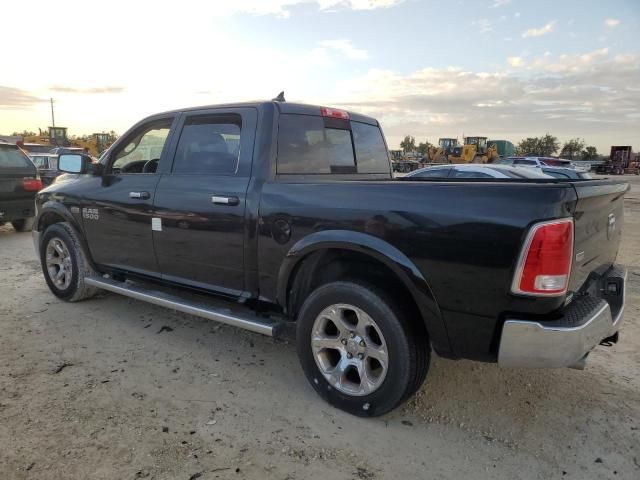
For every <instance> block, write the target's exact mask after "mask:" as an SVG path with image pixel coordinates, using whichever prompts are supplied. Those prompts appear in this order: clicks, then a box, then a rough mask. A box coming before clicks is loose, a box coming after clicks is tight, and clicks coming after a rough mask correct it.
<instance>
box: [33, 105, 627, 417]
mask: <svg viewBox="0 0 640 480" xmlns="http://www.w3.org/2000/svg"><path fill="white" fill-rule="evenodd" d="M58 167H59V168H60V169H61V170H63V171H66V172H68V173H73V174H75V175H66V176H65V178H64V180H62V181H61V180H58V181H56V182H55V183H54V184H53V185H52V186H49V187H48V188H46V189H45V190H43V191H41V192H40V193H39V194H38V196H37V213H38V214H37V219H36V223H35V226H34V230H33V234H34V242H35V246H36V249H37V250H38V252H39V257H40V261H41V263H42V269H43V272H44V276H45V279H46V282H47V284H48V286H49V288H50V289H51V291H52V292H53V293H54V294H55V295H56V296H58V297H60V298H62V299H64V300H68V301H77V300H81V299H85V298H88V297H90V296H92V295H93V294H94V293H95V292H96V291H97V290H99V289H103V290H108V291H111V292H116V293H119V294H123V295H127V296H129V297H133V298H136V299H140V300H143V301H147V302H152V303H155V304H157V305H163V306H165V307H168V308H172V309H175V310H179V311H182V312H187V313H190V314H193V315H198V316H201V317H205V318H209V319H212V320H216V321H219V322H223V323H226V324H230V325H235V326H237V327H241V328H246V329H249V330H251V331H254V332H258V333H263V334H267V335H273V336H277V335H292V334H293V333H294V332H295V336H296V346H297V353H298V356H299V359H300V362H301V364H302V367H303V370H304V372H305V374H306V376H307V378H308V380H309V382H310V384H311V386H312V387H313V388H314V389H315V390H316V391H317V392H318V394H320V395H321V396H322V397H323V398H324V399H326V400H327V401H328V402H330V403H331V404H333V405H335V406H337V407H339V408H342V409H344V410H346V411H348V412H351V413H353V414H356V415H362V416H371V415H380V414H382V413H384V412H387V411H389V410H391V409H393V408H394V407H396V406H397V405H399V404H400V403H401V402H403V401H404V400H406V399H407V398H408V397H409V396H410V395H412V394H413V393H414V392H415V391H416V390H417V389H418V388H419V387H420V385H421V384H422V382H423V380H424V378H425V376H426V374H427V370H428V366H429V362H430V354H431V352H432V351H435V352H436V353H437V354H438V355H441V356H443V357H447V358H453V359H458V358H466V359H473V360H479V361H487V362H498V363H499V364H500V365H502V366H504V367H543V368H546V367H581V366H582V365H583V364H584V361H585V358H586V356H587V355H588V354H589V352H590V351H591V350H592V349H593V348H594V347H596V346H597V345H598V344H600V343H603V342H604V343H606V344H611V343H612V342H616V341H617V339H618V330H619V328H620V322H621V318H622V312H623V308H624V292H625V275H626V274H625V270H624V269H623V268H622V267H620V266H618V265H616V264H615V260H616V254H617V251H618V246H619V243H620V238H621V234H622V214H623V197H624V194H625V192H626V191H627V189H628V185H627V184H626V183H625V182H624V181H620V180H571V181H570V180H559V179H553V178H549V179H545V178H540V179H521V180H517V179H506V180H500V179H491V178H489V179H486V178H483V179H465V178H448V179H409V180H402V179H394V178H393V175H392V171H391V163H390V161H389V155H388V149H387V145H386V143H385V139H384V136H383V134H382V131H381V128H380V125H379V124H378V122H377V121H376V120H375V119H373V118H370V117H367V116H364V115H359V114H357V113H353V112H347V111H343V110H337V109H333V108H325V107H317V106H311V105H302V104H294V103H287V102H283V101H266V102H258V103H238V104H230V105H219V106H211V107H200V108H191V109H184V110H178V111H171V112H167V113H162V114H158V115H153V116H151V117H149V118H146V119H145V120H143V121H141V122H140V123H138V124H137V125H135V126H134V127H133V128H131V129H130V130H129V131H128V132H127V133H126V134H124V135H123V136H122V137H121V138H120V139H119V140H118V141H117V142H115V143H114V144H113V145H112V146H111V147H110V148H109V150H108V151H107V153H106V154H105V155H103V156H102V157H101V159H100V162H99V163H97V164H92V163H91V161H90V159H89V158H86V157H83V156H82V155H73V154H71V155H67V154H62V155H60V157H59V165H58Z"/></svg>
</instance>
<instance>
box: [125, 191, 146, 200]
mask: <svg viewBox="0 0 640 480" xmlns="http://www.w3.org/2000/svg"><path fill="white" fill-rule="evenodd" d="M129 198H139V199H142V200H148V199H149V198H151V194H150V193H149V192H129Z"/></svg>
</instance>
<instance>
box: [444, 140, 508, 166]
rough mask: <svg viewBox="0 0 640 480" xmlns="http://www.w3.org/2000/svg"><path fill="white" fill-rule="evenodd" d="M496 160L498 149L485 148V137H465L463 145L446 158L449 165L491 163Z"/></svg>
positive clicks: (492, 146) (491, 146) (490, 146)
mask: <svg viewBox="0 0 640 480" xmlns="http://www.w3.org/2000/svg"><path fill="white" fill-rule="evenodd" d="M498 158H499V155H498V149H497V148H496V146H495V145H494V144H492V145H489V146H487V137H465V139H464V145H463V146H462V147H459V146H458V147H457V148H455V149H454V152H453V153H452V154H451V155H449V156H448V160H449V163H491V162H493V161H494V160H496V159H498Z"/></svg>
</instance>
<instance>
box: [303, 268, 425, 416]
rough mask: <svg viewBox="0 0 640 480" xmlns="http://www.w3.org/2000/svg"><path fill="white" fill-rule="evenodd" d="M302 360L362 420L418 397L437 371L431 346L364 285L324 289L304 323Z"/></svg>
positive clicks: (309, 303) (309, 305)
mask: <svg viewBox="0 0 640 480" xmlns="http://www.w3.org/2000/svg"><path fill="white" fill-rule="evenodd" d="M296 344H297V350H298V358H299V359H300V363H301V365H302V368H303V370H304V372H305V375H306V377H307V379H308V380H309V383H311V386H312V387H313V388H314V389H315V390H316V392H317V393H318V394H319V395H320V396H321V397H322V398H324V399H325V400H326V401H327V402H328V403H330V404H331V405H333V406H335V407H337V408H339V409H341V410H344V411H346V412H349V413H351V414H353V415H358V416H362V417H370V416H378V415H382V414H384V413H387V412H389V411H391V410H393V409H394V408H396V407H397V406H398V405H400V404H401V403H402V402H404V401H405V400H406V399H407V398H408V397H410V396H411V395H413V394H414V393H415V392H416V390H417V389H418V388H420V385H421V384H422V382H423V381H424V378H425V376H426V373H427V370H428V368H429V359H430V348H429V341H428V338H427V337H426V336H425V335H424V333H422V332H421V331H419V329H417V328H415V326H414V325H412V324H411V322H410V321H409V319H408V316H407V314H406V312H405V311H404V310H403V309H402V308H401V307H400V306H398V305H397V304H396V302H395V300H394V299H393V298H392V297H390V296H389V295H387V294H386V293H385V292H383V291H382V290H379V289H378V288H376V287H374V286H372V285H368V284H365V283H360V282H358V281H338V282H333V283H329V284H326V285H323V286H321V287H319V288H317V289H316V290H315V291H314V292H313V293H312V294H311V295H310V296H309V297H308V298H307V300H306V301H305V302H304V304H303V305H302V308H301V310H300V314H299V316H298V319H297V331H296Z"/></svg>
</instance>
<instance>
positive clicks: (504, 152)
mask: <svg viewBox="0 0 640 480" xmlns="http://www.w3.org/2000/svg"><path fill="white" fill-rule="evenodd" d="M488 142H489V145H495V146H496V149H497V150H498V156H499V157H500V158H506V157H512V156H514V155H515V153H516V146H515V145H514V144H513V143H511V142H510V141H509V140H489V141H488Z"/></svg>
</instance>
